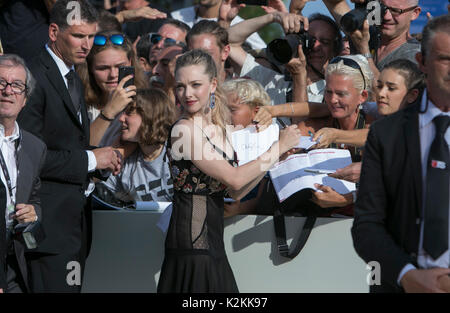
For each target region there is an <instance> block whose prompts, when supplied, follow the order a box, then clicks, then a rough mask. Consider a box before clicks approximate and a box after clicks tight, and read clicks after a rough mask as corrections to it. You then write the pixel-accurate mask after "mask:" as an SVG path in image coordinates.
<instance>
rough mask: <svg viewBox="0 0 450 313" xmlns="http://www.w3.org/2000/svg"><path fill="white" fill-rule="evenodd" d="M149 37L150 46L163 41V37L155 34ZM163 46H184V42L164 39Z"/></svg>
mask: <svg viewBox="0 0 450 313" xmlns="http://www.w3.org/2000/svg"><path fill="white" fill-rule="evenodd" d="M149 37H150V42H151V43H152V45H157V44H158V43H159V42H160V41H161V40H162V39H163V36H161V35H160V34H157V33H150V34H149ZM164 45H165V46H174V45H182V46H185V44H184V42H182V41H177V40H175V39H172V38H166V39H164Z"/></svg>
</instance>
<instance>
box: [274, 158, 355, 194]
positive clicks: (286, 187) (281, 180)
mask: <svg viewBox="0 0 450 313" xmlns="http://www.w3.org/2000/svg"><path fill="white" fill-rule="evenodd" d="M351 163H352V159H351V156H350V152H349V151H348V150H343V149H317V150H313V151H311V152H308V153H303V154H294V155H291V156H289V157H288V158H286V159H285V160H284V161H281V162H278V163H277V164H275V165H274V167H273V168H272V169H271V170H270V178H271V179H272V183H273V185H274V187H275V191H276V192H277V195H278V199H279V200H280V202H282V201H284V200H285V199H287V198H288V197H290V196H291V195H293V194H294V193H296V192H297V191H299V190H302V189H305V188H311V189H314V190H316V188H315V187H314V184H315V183H316V184H321V185H326V186H330V187H331V188H333V189H334V190H336V192H338V193H340V194H345V193H349V192H351V191H354V190H356V185H355V184H354V183H351V182H348V181H345V180H341V179H336V178H332V177H329V176H328V175H326V174H314V173H311V172H307V171H305V169H321V170H332V171H335V170H337V169H340V168H343V167H346V166H348V165H350V164H351Z"/></svg>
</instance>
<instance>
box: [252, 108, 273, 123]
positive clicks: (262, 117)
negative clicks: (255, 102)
mask: <svg viewBox="0 0 450 313" xmlns="http://www.w3.org/2000/svg"><path fill="white" fill-rule="evenodd" d="M271 110H272V108H271V107H270V106H268V105H267V106H260V107H258V112H257V113H256V115H255V117H254V118H253V121H254V123H256V124H257V125H259V126H269V125H271V124H272V117H273V116H272V113H271Z"/></svg>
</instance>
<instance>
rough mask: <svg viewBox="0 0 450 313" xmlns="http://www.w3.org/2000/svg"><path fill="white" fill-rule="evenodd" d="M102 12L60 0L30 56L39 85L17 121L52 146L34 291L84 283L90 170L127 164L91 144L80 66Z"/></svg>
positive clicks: (33, 265) (83, 1) (33, 263)
mask: <svg viewBox="0 0 450 313" xmlns="http://www.w3.org/2000/svg"><path fill="white" fill-rule="evenodd" d="M97 16H98V15H97V12H96V10H95V8H94V7H93V6H92V5H91V4H90V3H89V1H87V0H77V1H69V0H58V1H57V2H56V3H55V5H54V6H53V8H52V10H51V12H50V26H49V38H50V40H49V43H48V44H47V45H46V47H45V48H44V49H43V50H42V51H41V52H40V54H39V55H38V56H37V58H36V59H34V60H33V62H32V63H31V64H30V70H31V72H32V73H33V76H34V77H35V79H36V80H37V85H36V88H35V91H34V92H33V94H32V95H31V97H30V99H29V101H28V103H27V106H26V107H25V109H24V110H23V111H22V112H21V114H20V116H19V120H18V122H19V125H20V126H21V127H22V128H24V129H26V130H28V131H30V132H31V133H33V134H35V135H36V136H37V137H39V138H41V139H42V140H43V141H44V142H45V144H46V145H47V148H48V152H47V157H46V161H45V163H44V166H43V169H42V172H41V180H42V188H41V190H40V192H39V196H40V199H41V201H42V207H43V208H44V210H43V219H42V222H43V226H44V229H45V232H46V235H47V236H46V239H45V240H44V241H43V242H42V244H41V245H40V247H38V249H37V253H34V254H33V255H32V257H31V258H30V269H31V284H32V290H33V291H34V292H80V291H81V280H82V274H83V271H84V262H85V259H86V257H87V253H88V250H89V244H90V240H89V238H88V237H89V227H90V222H89V219H90V218H89V216H90V214H89V212H90V210H89V208H88V205H86V204H87V203H88V202H89V201H87V196H89V194H90V192H91V191H92V190H93V184H92V183H91V184H90V178H91V176H92V175H93V174H94V171H95V170H96V169H108V170H111V171H115V172H117V171H118V170H119V168H120V161H119V159H118V157H117V155H116V153H115V152H114V150H113V149H112V148H111V147H105V148H100V149H92V147H90V146H89V120H88V117H87V111H86V105H85V102H84V96H83V95H84V88H83V86H82V83H81V80H80V79H79V77H78V75H77V74H76V73H75V71H74V65H76V64H80V63H83V62H84V61H85V59H86V56H87V55H88V54H89V51H90V49H91V47H92V44H93V39H94V35H95V33H96V28H97Z"/></svg>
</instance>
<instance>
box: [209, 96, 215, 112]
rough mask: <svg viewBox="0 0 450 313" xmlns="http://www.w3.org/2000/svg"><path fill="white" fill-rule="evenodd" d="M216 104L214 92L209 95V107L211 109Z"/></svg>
mask: <svg viewBox="0 0 450 313" xmlns="http://www.w3.org/2000/svg"><path fill="white" fill-rule="evenodd" d="M215 106H216V95H215V94H214V92H213V93H212V94H211V97H210V98H209V107H210V108H211V110H212V109H214V107H215Z"/></svg>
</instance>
